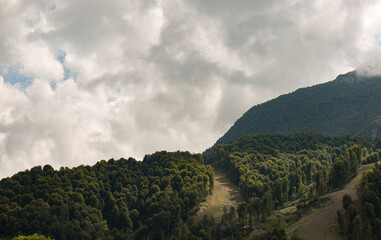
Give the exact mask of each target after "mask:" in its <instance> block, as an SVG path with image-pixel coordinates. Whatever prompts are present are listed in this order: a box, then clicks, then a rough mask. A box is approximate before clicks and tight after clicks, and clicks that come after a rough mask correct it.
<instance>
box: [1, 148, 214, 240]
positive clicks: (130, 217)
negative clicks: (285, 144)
mask: <svg viewBox="0 0 381 240" xmlns="http://www.w3.org/2000/svg"><path fill="white" fill-rule="evenodd" d="M213 176H214V170H213V169H212V168H211V167H210V166H206V165H204V160H203V158H202V156H201V155H200V154H190V153H188V152H175V153H167V152H158V153H155V154H153V155H147V156H146V157H145V158H144V160H143V161H141V162H139V161H136V160H134V159H132V158H130V159H128V160H126V159H120V160H118V161H116V160H114V159H111V160H109V161H108V162H106V161H104V160H102V161H100V162H98V163H97V164H95V165H94V166H91V167H90V166H80V167H76V168H73V169H69V168H61V169H60V170H58V171H56V170H54V169H53V168H52V167H51V166H49V165H46V166H44V167H41V166H38V167H34V168H32V169H30V170H27V171H24V172H20V173H18V174H16V175H14V176H13V177H11V178H5V179H2V180H1V181H0V226H1V227H0V238H1V237H3V238H12V237H16V236H19V235H32V234H34V233H38V234H43V235H45V236H49V237H52V238H54V239H164V238H165V239H168V236H173V237H175V238H174V239H176V236H177V235H179V234H180V232H181V229H182V228H183V227H184V222H185V221H186V220H187V219H188V216H189V214H190V213H191V210H192V209H193V208H194V207H195V206H197V205H198V204H199V203H200V202H201V201H202V200H203V199H204V198H205V197H206V196H207V195H208V194H209V192H210V191H211V188H212V187H213ZM148 229H149V231H148Z"/></svg>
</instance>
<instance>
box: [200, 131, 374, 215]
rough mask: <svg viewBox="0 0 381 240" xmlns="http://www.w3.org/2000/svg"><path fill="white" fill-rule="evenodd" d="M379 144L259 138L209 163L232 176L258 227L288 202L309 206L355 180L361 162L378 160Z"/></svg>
mask: <svg viewBox="0 0 381 240" xmlns="http://www.w3.org/2000/svg"><path fill="white" fill-rule="evenodd" d="M379 145H380V141H379V140H377V141H375V140H374V139H372V138H366V137H361V138H360V137H357V138H352V137H324V136H322V135H317V134H307V133H305V134H293V135H269V134H266V135H255V136H246V137H242V138H240V139H239V140H238V141H235V142H232V143H229V144H220V145H217V146H216V147H215V148H214V149H213V152H212V153H211V154H210V155H207V156H206V159H207V161H208V162H209V163H212V164H213V166H215V167H216V168H221V169H223V170H225V171H227V172H228V174H229V177H230V179H231V180H232V181H233V182H234V183H236V184H237V185H238V186H239V187H240V190H241V192H242V194H243V196H244V197H245V198H246V200H247V202H248V208H247V210H248V211H249V215H250V217H251V218H252V220H251V221H254V222H259V221H260V220H261V219H262V218H264V217H266V216H268V215H270V214H271V212H272V210H274V209H276V208H280V207H283V205H284V203H285V202H288V201H294V200H299V203H298V206H299V207H303V205H306V204H309V203H310V202H311V201H314V200H316V199H317V198H318V197H319V196H320V195H322V194H325V193H326V192H328V191H330V190H333V189H336V188H340V187H341V186H343V185H344V184H346V183H347V182H349V181H350V179H351V178H353V177H354V176H356V174H357V168H358V167H359V166H360V165H361V163H362V161H363V160H364V161H371V159H372V156H375V158H376V161H377V160H378V159H379V152H378V151H377V152H373V149H377V148H378V147H379Z"/></svg>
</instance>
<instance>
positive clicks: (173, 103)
mask: <svg viewBox="0 0 381 240" xmlns="http://www.w3.org/2000/svg"><path fill="white" fill-rule="evenodd" d="M380 6H381V5H380V4H379V3H377V1H372V0H369V1H344V0H342V1H335V2H332V1H325V0H323V1H317V0H316V1H301V0H287V1H276V0H271V1H252V0H250V1H248V0H247V1H246V0H243V1H238V2H233V1H225V0H224V1H214V0H210V1H201V0H196V1H186V0H166V1H160V0H144V1H141V0H131V1H116V0H112V1H107V2H105V1H100V0H96V1H94V0H83V1H74V0H65V1H63V0H56V1H52V0H43V1H27V0H13V1H5V0H4V1H1V0H0V32H1V34H0V75H2V76H3V77H0V109H1V110H0V177H5V176H9V175H12V174H14V173H15V172H17V171H20V170H24V169H26V168H30V167H32V166H34V165H44V164H51V165H53V166H54V167H56V168H58V167H59V166H76V165H79V164H94V163H95V162H96V161H98V160H101V159H108V158H111V157H114V158H119V157H129V156H133V157H136V158H138V159H141V158H142V157H143V156H144V154H146V153H152V152H154V151H157V150H169V151H173V150H189V151H192V152H201V151H203V150H205V149H206V148H208V147H210V146H211V145H212V144H213V143H214V142H215V141H216V140H217V139H218V137H220V136H221V135H222V134H223V133H224V132H225V131H226V130H227V129H228V128H229V127H230V126H231V125H232V124H233V123H234V121H235V120H236V119H237V118H239V117H240V116H241V115H242V114H243V113H244V112H245V111H246V110H247V109H248V108H250V107H251V106H252V105H255V104H258V103H261V102H263V101H265V100H269V99H271V98H273V97H276V96H278V95H279V94H282V93H286V92H289V91H292V90H294V89H296V88H298V87H305V86H308V85H312V84H316V83H321V82H325V81H329V80H332V79H334V78H335V76H336V75H338V74H340V73H344V72H347V71H350V70H353V69H355V68H356V67H357V66H360V65H364V67H362V68H361V69H369V66H372V65H371V64H366V63H367V62H368V61H370V60H371V59H375V58H377V57H378V56H379V51H380V36H381V35H380V34H381V32H380V31H379V29H380V26H379V25H380V23H381V21H380V20H381V19H380V17H379V14H378V13H379V11H378V10H379V9H380ZM377 9H378V10H377ZM373 66H374V64H373ZM374 69H378V67H374ZM12 71H13V72H15V71H16V73H17V74H18V75H19V76H21V77H20V79H23V78H26V77H27V78H30V79H32V80H31V82H30V83H29V84H24V85H23V84H20V83H15V82H17V81H12V78H15V77H17V76H15V74H9V72H12ZM367 71H368V70H367ZM69 73H71V74H69ZM17 74H16V75H17Z"/></svg>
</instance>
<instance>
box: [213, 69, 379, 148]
mask: <svg viewBox="0 0 381 240" xmlns="http://www.w3.org/2000/svg"><path fill="white" fill-rule="evenodd" d="M380 92H381V79H380V77H373V78H366V77H361V76H358V75H357V74H356V72H350V73H347V74H344V75H340V76H338V77H337V79H336V80H334V81H331V82H328V83H324V84H320V85H316V86H312V87H307V88H302V89H299V90H297V91H295V92H293V93H289V94H285V95H282V96H280V97H278V98H275V99H273V100H271V101H268V102H265V103H262V104H259V105H256V106H254V107H252V108H251V109H250V110H248V111H247V112H246V113H245V114H244V115H243V116H242V117H241V118H240V119H238V120H237V121H236V122H235V124H234V125H233V126H232V127H231V128H230V130H229V131H228V132H227V133H226V134H225V135H224V136H222V137H221V138H220V139H219V140H218V141H217V143H216V144H219V143H228V142H229V141H230V140H237V139H238V138H239V137H241V136H245V135H251V134H258V133H284V134H290V133H296V132H299V133H300V132H315V133H320V134H324V135H327V136H339V135H350V136H355V135H367V136H371V135H373V136H375V135H377V134H379V133H380V128H376V129H375V128H374V124H375V123H374V124H373V125H371V124H372V122H374V121H376V119H377V118H378V117H379V116H380V115H381V110H380V109H381V95H380ZM377 136H380V135H377Z"/></svg>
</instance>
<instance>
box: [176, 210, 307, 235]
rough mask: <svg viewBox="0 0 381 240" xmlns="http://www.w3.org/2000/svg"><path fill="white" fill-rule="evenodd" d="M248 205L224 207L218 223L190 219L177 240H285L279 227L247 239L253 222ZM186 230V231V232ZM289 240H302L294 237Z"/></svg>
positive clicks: (251, 230)
mask: <svg viewBox="0 0 381 240" xmlns="http://www.w3.org/2000/svg"><path fill="white" fill-rule="evenodd" d="M248 206H249V205H248V204H247V203H241V204H239V205H238V207H234V206H230V208H229V209H228V208H227V207H224V209H223V214H222V217H221V220H220V221H216V220H215V219H214V218H213V217H211V216H208V215H204V216H203V218H202V219H200V220H198V221H194V218H193V217H191V218H189V219H188V221H187V225H188V228H184V231H183V235H181V236H182V237H181V238H178V239H184V240H185V239H203V240H214V239H220V240H228V239H235V240H244V239H255V240H259V239H274V240H277V239H280V240H283V239H287V235H286V232H285V231H284V229H283V228H281V227H275V226H274V228H273V229H272V230H269V231H268V232H266V233H264V234H261V235H256V236H255V237H249V236H250V234H251V233H252V232H253V228H252V227H253V222H251V219H250V218H249V214H248ZM186 230H187V231H186ZM291 240H303V239H302V238H299V237H298V236H296V235H293V236H292V237H291Z"/></svg>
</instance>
